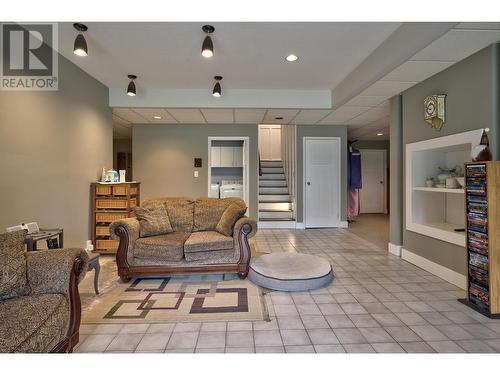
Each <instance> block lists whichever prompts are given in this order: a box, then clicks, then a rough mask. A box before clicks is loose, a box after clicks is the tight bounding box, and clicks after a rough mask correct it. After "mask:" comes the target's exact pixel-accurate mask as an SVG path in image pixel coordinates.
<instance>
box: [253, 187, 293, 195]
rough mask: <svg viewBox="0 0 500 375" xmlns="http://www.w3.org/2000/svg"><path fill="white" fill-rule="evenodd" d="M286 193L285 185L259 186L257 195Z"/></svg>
mask: <svg viewBox="0 0 500 375" xmlns="http://www.w3.org/2000/svg"><path fill="white" fill-rule="evenodd" d="M268 194H288V187H286V186H272V187H259V195H268Z"/></svg>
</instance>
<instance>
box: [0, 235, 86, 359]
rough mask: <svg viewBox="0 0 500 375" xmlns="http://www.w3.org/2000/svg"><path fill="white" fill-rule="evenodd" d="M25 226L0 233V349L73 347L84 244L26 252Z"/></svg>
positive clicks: (33, 350)
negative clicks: (18, 229)
mask: <svg viewBox="0 0 500 375" xmlns="http://www.w3.org/2000/svg"><path fill="white" fill-rule="evenodd" d="M24 237H25V233H24V231H19V232H14V233H5V234H0V257H1V259H0V352H1V353H19V352H20V353H47V352H71V351H72V349H73V347H74V346H75V345H76V344H77V343H78V338H79V334H78V332H79V328H80V317H81V304H80V295H79V293H78V282H79V281H80V280H82V279H83V277H84V276H85V273H86V271H87V268H88V256H87V253H86V252H85V251H84V250H81V249H60V250H40V251H30V252H26V251H25V249H24Z"/></svg>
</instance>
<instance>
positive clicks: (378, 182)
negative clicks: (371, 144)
mask: <svg viewBox="0 0 500 375" xmlns="http://www.w3.org/2000/svg"><path fill="white" fill-rule="evenodd" d="M359 151H360V153H361V179H362V183H363V187H362V189H360V190H359V202H360V212H361V213H364V214H385V213H387V198H386V177H385V176H386V150H359Z"/></svg>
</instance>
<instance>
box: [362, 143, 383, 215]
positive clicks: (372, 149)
mask: <svg viewBox="0 0 500 375" xmlns="http://www.w3.org/2000/svg"><path fill="white" fill-rule="evenodd" d="M358 150H359V152H363V151H377V152H381V151H382V153H383V154H384V159H383V162H384V163H383V167H384V171H383V172H384V201H383V207H382V211H383V212H381V213H382V214H386V215H387V213H388V212H387V182H388V181H387V177H388V176H387V150H386V149H384V148H360V149H358ZM361 173H363V171H361ZM360 203H361V200H360Z"/></svg>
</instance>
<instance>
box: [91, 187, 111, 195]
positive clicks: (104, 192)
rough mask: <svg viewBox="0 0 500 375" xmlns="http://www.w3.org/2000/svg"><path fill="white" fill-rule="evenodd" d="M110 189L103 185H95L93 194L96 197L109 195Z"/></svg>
mask: <svg viewBox="0 0 500 375" xmlns="http://www.w3.org/2000/svg"><path fill="white" fill-rule="evenodd" d="M111 191H112V187H111V186H104V185H96V187H95V194H96V195H111Z"/></svg>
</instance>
